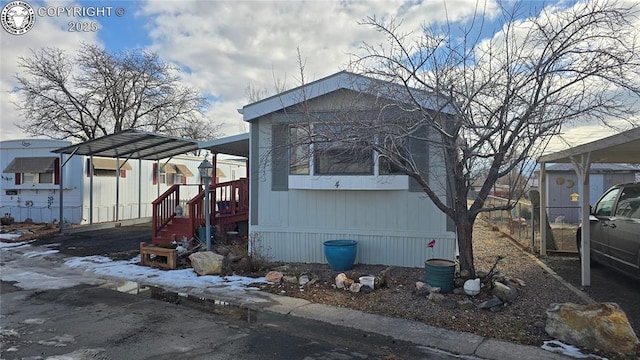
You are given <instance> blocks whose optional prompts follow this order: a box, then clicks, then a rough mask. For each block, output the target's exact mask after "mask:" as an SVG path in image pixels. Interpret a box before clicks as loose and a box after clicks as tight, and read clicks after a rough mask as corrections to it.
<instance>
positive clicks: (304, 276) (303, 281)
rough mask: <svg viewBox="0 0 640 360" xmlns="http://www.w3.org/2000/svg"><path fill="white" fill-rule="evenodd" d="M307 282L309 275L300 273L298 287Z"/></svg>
mask: <svg viewBox="0 0 640 360" xmlns="http://www.w3.org/2000/svg"><path fill="white" fill-rule="evenodd" d="M308 283H309V275H302V276H300V279H298V285H300V287H304V286H306V285H307V284H308Z"/></svg>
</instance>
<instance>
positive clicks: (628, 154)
mask: <svg viewBox="0 0 640 360" xmlns="http://www.w3.org/2000/svg"><path fill="white" fill-rule="evenodd" d="M583 154H589V159H590V162H591V163H637V162H640V127H637V128H634V129H631V130H627V131H625V132H622V133H620V134H616V135H612V136H609V137H606V138H604V139H600V140H596V141H593V142H590V143H587V144H583V145H579V146H576V147H572V148H569V149H566V150H562V151H558V152H555V153H553V154H548V155H543V156H541V157H540V159H539V160H538V162H540V163H570V162H571V158H572V157H576V156H580V155H583Z"/></svg>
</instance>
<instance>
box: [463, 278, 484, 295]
mask: <svg viewBox="0 0 640 360" xmlns="http://www.w3.org/2000/svg"><path fill="white" fill-rule="evenodd" d="M464 292H465V294H467V295H470V296H476V295H478V294H479V293H480V278H477V279H469V280H467V281H465V282H464Z"/></svg>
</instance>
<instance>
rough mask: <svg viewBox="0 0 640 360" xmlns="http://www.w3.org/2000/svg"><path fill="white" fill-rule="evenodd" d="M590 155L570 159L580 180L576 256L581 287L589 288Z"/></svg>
mask: <svg viewBox="0 0 640 360" xmlns="http://www.w3.org/2000/svg"><path fill="white" fill-rule="evenodd" d="M590 155H591V153H586V154H582V155H580V156H579V158H576V157H574V156H571V157H570V159H571V163H572V164H573V167H574V169H575V171H576V174H577V175H578V180H580V184H581V185H582V194H581V197H582V199H580V200H581V201H580V210H581V214H580V215H581V220H580V221H581V222H582V231H581V234H582V236H581V239H580V249H581V253H579V254H578V255H579V256H580V259H581V260H582V261H581V262H580V264H581V267H582V268H581V273H582V286H591V243H590V242H589V239H590V238H591V221H590V220H589V216H590V215H591V211H590V210H591V205H590V204H589V169H590V167H591V162H590Z"/></svg>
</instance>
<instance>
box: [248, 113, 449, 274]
mask: <svg viewBox="0 0 640 360" xmlns="http://www.w3.org/2000/svg"><path fill="white" fill-rule="evenodd" d="M255 124H257V125H255ZM272 124H273V121H272V118H269V117H265V118H262V119H260V120H258V121H256V122H255V123H254V124H253V125H252V133H254V134H255V133H258V134H259V138H260V141H259V146H258V148H259V155H252V163H253V164H256V163H258V164H260V165H261V166H262V167H261V169H260V171H259V174H258V176H254V177H253V178H252V186H253V189H255V188H257V189H258V199H257V202H256V199H255V198H254V199H252V219H251V226H250V232H251V233H252V235H253V236H259V238H260V242H261V244H260V248H261V249H262V250H263V252H265V253H266V254H267V255H268V256H270V257H271V258H272V259H273V260H277V261H295V262H325V260H324V254H323V247H322V242H323V241H325V240H331V239H340V238H347V239H354V240H358V241H359V250H358V253H359V255H358V260H357V261H358V262H360V263H367V264H387V265H396V266H423V265H424V261H425V260H426V259H427V257H439V258H445V259H453V258H454V257H455V254H456V252H455V251H456V250H455V249H456V245H455V233H454V232H451V231H447V218H446V216H445V215H444V214H443V213H442V212H441V211H440V210H439V209H437V208H436V207H435V205H434V204H433V203H432V202H431V200H429V199H428V198H427V196H426V194H424V193H423V192H410V191H409V190H408V189H407V190H299V189H290V190H288V191H273V190H272V189H273V186H274V184H273V181H274V178H275V177H274V176H272V171H273V170H274V168H273V164H274V163H273V162H272V161H271V159H269V156H270V154H271V153H272V141H273V139H274V136H273V134H272V130H273V129H274V128H273V127H272ZM252 139H253V136H252ZM253 144H254V142H252V146H253ZM253 149H254V148H253V147H252V150H253ZM428 151H429V157H428V158H429V163H430V165H431V167H430V173H429V182H430V184H442V186H441V187H439V188H437V189H436V192H437V193H438V194H440V195H441V196H443V197H444V196H445V193H446V181H444V177H445V176H446V169H444V166H442V163H443V158H442V156H441V155H438V152H437V151H438V150H437V149H435V147H433V146H431V147H429V148H428ZM254 154H255V153H254ZM252 196H254V192H253V191H252ZM254 211H255V212H254ZM256 212H257V213H256ZM432 239H436V241H437V246H436V247H435V248H434V249H433V254H430V253H429V251H430V249H428V248H427V243H428V242H429V241H430V240H432Z"/></svg>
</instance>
